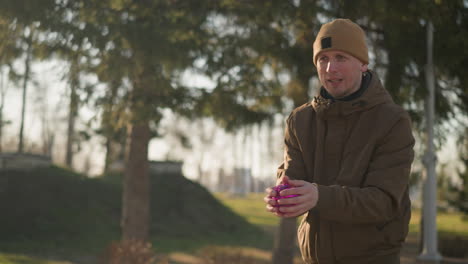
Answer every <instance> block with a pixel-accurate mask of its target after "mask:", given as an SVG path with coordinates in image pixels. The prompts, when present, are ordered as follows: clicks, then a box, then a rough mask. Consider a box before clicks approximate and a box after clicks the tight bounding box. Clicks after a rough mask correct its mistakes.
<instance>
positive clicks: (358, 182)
mask: <svg viewBox="0 0 468 264" xmlns="http://www.w3.org/2000/svg"><path fill="white" fill-rule="evenodd" d="M368 74H370V75H371V79H370V81H369V83H368V86H367V89H365V91H364V93H363V94H362V95H361V96H359V97H358V98H356V99H353V100H351V101H332V100H330V99H325V98H323V97H322V96H320V95H319V96H318V97H315V98H314V100H313V101H312V102H311V103H307V104H305V105H303V106H301V107H298V108H297V109H295V110H294V111H293V112H292V113H291V115H290V116H289V118H288V120H287V128H286V133H285V159H284V163H283V164H282V165H281V166H280V168H279V170H278V176H281V175H284V174H286V175H288V176H289V177H291V178H295V179H302V180H306V181H309V182H315V183H317V184H318V190H319V200H318V203H317V206H316V207H315V208H313V209H312V210H310V211H309V212H308V213H306V215H305V217H304V219H303V220H302V222H301V225H300V226H299V230H298V238H299V247H300V249H301V252H302V256H303V259H304V261H305V262H306V263H319V264H332V263H346V264H352V263H359V264H365V263H379V264H381V263H392V262H391V259H395V257H398V253H399V250H400V248H401V244H402V243H403V241H404V239H405V237H406V235H407V233H408V223H409V219H410V214H411V210H410V200H409V196H408V178H409V174H410V169H411V163H412V161H413V156H414V153H413V145H414V138H413V136H412V132H411V122H410V118H409V116H408V115H407V113H406V112H405V111H404V110H403V109H402V108H401V107H399V106H398V105H396V104H395V103H394V102H393V100H392V98H391V96H390V95H389V93H388V92H387V91H386V90H385V89H384V88H383V87H382V84H381V83H380V80H379V78H378V76H377V74H375V73H374V72H368Z"/></svg>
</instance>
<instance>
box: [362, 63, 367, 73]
mask: <svg viewBox="0 0 468 264" xmlns="http://www.w3.org/2000/svg"><path fill="white" fill-rule="evenodd" d="M366 71H367V64H362V65H361V72H366Z"/></svg>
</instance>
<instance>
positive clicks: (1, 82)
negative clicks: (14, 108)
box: [0, 71, 6, 153]
mask: <svg viewBox="0 0 468 264" xmlns="http://www.w3.org/2000/svg"><path fill="white" fill-rule="evenodd" d="M0 74H1V75H0V96H1V98H0V153H1V152H3V144H2V142H3V123H4V122H5V121H3V106H4V105H5V95H6V85H5V79H4V75H3V71H0Z"/></svg>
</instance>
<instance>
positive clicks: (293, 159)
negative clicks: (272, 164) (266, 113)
mask: <svg viewBox="0 0 468 264" xmlns="http://www.w3.org/2000/svg"><path fill="white" fill-rule="evenodd" d="M294 122H295V115H294V112H293V113H292V114H291V115H290V116H289V117H288V119H287V120H286V129H285V133H284V159H283V163H282V164H281V165H280V166H279V168H278V171H277V177H278V178H280V177H281V176H284V175H287V176H288V177H290V178H292V179H296V180H304V179H306V170H305V164H304V159H303V157H302V152H301V148H300V145H299V141H298V140H297V136H296V133H295V130H294V127H295V126H294Z"/></svg>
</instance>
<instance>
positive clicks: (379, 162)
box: [312, 115, 414, 223]
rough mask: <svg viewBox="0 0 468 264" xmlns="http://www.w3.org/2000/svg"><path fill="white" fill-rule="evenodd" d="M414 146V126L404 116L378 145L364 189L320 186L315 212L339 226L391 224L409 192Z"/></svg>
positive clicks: (362, 187) (367, 173) (362, 186)
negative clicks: (344, 223)
mask: <svg viewBox="0 0 468 264" xmlns="http://www.w3.org/2000/svg"><path fill="white" fill-rule="evenodd" d="M413 146H414V138H413V135H412V132H411V122H410V119H409V117H408V116H407V115H403V116H402V117H401V118H400V119H399V120H397V122H395V123H394V125H393V126H392V127H391V129H390V131H389V132H388V133H386V136H384V137H383V139H382V140H380V142H378V143H377V146H376V148H375V151H374V155H373V157H372V158H371V161H370V164H369V167H368V170H367V172H366V175H365V180H364V182H363V184H362V185H361V187H346V186H338V185H332V186H322V185H319V186H318V190H319V201H318V203H317V206H316V207H315V208H314V209H312V210H318V211H319V213H320V216H321V217H323V218H326V219H328V220H332V221H337V222H346V223H380V222H387V221H390V220H391V219H393V218H394V217H395V216H396V214H397V213H398V212H399V211H400V210H399V209H400V208H399V207H400V205H401V201H402V199H403V197H404V195H405V193H406V192H407V191H408V190H407V188H408V182H409V174H410V170H411V163H412V162H413V158H414V152H413Z"/></svg>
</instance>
